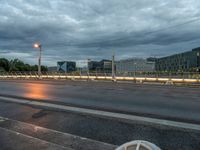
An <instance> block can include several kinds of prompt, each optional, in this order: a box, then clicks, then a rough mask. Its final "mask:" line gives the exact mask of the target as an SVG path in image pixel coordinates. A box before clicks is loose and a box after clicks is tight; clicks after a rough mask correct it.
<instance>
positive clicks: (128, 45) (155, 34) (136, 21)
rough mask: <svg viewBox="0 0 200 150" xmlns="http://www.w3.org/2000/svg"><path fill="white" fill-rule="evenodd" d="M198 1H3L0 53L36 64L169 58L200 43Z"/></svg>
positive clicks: (0, 55) (1, 3) (1, 6)
mask: <svg viewBox="0 0 200 150" xmlns="http://www.w3.org/2000/svg"><path fill="white" fill-rule="evenodd" d="M199 8H200V1H199V0H189V1H188V0H134V1H133V0H0V57H6V58H10V59H11V58H20V59H22V60H24V61H26V62H27V63H32V64H34V63H37V59H36V58H37V51H36V50H35V49H33V48H32V45H33V43H34V42H36V41H39V42H41V43H42V45H43V63H44V64H45V65H48V66H51V65H56V61H60V60H76V61H79V62H80V63H81V62H82V63H84V61H86V60H87V59H88V58H90V59H95V60H100V59H104V58H105V59H110V58H111V55H112V53H113V52H115V54H116V58H117V59H124V58H130V57H143V58H145V57H150V56H156V57H161V56H166V55H170V54H174V53H178V52H182V51H187V50H191V49H192V48H195V47H199V46H200V28H199V25H200V9H199Z"/></svg>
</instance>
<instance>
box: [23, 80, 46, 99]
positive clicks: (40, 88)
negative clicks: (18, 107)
mask: <svg viewBox="0 0 200 150" xmlns="http://www.w3.org/2000/svg"><path fill="white" fill-rule="evenodd" d="M47 88H48V85H47V84H39V83H38V84H37V83H28V84H26V90H27V91H26V93H25V95H24V96H25V97H27V98H32V99H47V98H48V95H47Z"/></svg>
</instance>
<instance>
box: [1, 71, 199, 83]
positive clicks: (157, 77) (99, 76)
mask: <svg viewBox="0 0 200 150" xmlns="http://www.w3.org/2000/svg"><path fill="white" fill-rule="evenodd" d="M0 79H56V80H58V79H70V80H78V79H79V80H111V81H134V82H139V83H143V82H162V83H167V84H173V83H200V73H192V72H184V73H166V72H116V73H115V76H114V77H113V76H112V73H110V72H72V73H59V72H42V74H41V75H38V73H37V72H0Z"/></svg>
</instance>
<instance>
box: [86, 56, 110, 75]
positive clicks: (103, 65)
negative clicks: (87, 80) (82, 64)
mask: <svg viewBox="0 0 200 150" xmlns="http://www.w3.org/2000/svg"><path fill="white" fill-rule="evenodd" d="M88 69H89V70H90V71H101V72H111V71H112V61H111V60H105V59H103V60H101V61H89V62H88Z"/></svg>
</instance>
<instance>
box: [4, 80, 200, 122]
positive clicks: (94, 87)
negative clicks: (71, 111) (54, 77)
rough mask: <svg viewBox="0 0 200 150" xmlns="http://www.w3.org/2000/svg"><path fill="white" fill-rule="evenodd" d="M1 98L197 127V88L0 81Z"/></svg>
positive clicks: (199, 90)
mask: <svg viewBox="0 0 200 150" xmlns="http://www.w3.org/2000/svg"><path fill="white" fill-rule="evenodd" d="M0 95H7V96H18V97H25V98H30V99H35V100H40V101H41V100H48V101H52V102H54V103H63V104H66V105H78V106H81V107H90V108H94V109H103V110H107V111H115V112H123V113H129V114H136V115H142V116H149V117H157V118H165V119H171V120H179V121H185V122H193V123H194V122H195V123H200V109H199V108H200V88H198V87H196V88H192V87H177V86H164V85H162V86H161V85H138V84H130V83H128V84H127V83H111V82H110V83H109V82H108V83H103V82H94V81H93V82H83V81H13V80H10V81H0Z"/></svg>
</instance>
